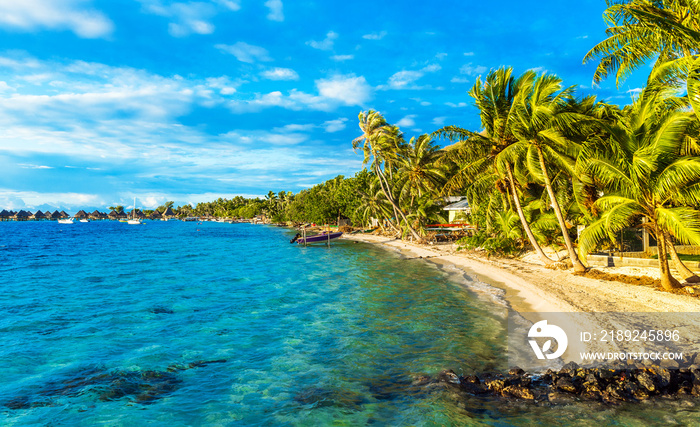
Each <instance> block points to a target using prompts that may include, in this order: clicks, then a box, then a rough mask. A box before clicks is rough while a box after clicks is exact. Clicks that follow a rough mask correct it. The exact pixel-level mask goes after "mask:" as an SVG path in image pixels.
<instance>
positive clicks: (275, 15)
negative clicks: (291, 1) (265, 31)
mask: <svg viewBox="0 0 700 427" xmlns="http://www.w3.org/2000/svg"><path fill="white" fill-rule="evenodd" d="M265 6H267V8H268V9H270V13H268V15H267V19H269V20H271V21H278V22H282V21H284V13H283V11H282V0H267V1H266V2H265Z"/></svg>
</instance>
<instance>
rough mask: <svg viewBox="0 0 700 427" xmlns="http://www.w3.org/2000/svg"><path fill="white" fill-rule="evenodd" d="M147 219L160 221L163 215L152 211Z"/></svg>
mask: <svg viewBox="0 0 700 427" xmlns="http://www.w3.org/2000/svg"><path fill="white" fill-rule="evenodd" d="M148 218H149V219H161V218H163V214H161V213H160V212H158V211H153V212H152V213H151V215H149V217H148Z"/></svg>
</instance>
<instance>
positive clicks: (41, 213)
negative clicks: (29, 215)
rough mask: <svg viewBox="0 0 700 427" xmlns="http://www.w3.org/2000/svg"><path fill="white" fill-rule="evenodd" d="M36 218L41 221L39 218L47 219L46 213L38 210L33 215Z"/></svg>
mask: <svg viewBox="0 0 700 427" xmlns="http://www.w3.org/2000/svg"><path fill="white" fill-rule="evenodd" d="M33 217H34V219H35V220H37V221H39V220H44V219H46V214H44V213H43V212H42V211H40V210H38V211H36V213H35V214H34V215H33Z"/></svg>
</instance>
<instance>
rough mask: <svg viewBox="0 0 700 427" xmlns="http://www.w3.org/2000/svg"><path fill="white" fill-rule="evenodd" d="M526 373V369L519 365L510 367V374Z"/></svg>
mask: <svg viewBox="0 0 700 427" xmlns="http://www.w3.org/2000/svg"><path fill="white" fill-rule="evenodd" d="M524 373H525V371H523V370H522V369H520V368H519V367H517V366H513V367H512V368H510V370H509V371H508V375H523V374H524Z"/></svg>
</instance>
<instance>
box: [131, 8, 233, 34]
mask: <svg viewBox="0 0 700 427" xmlns="http://www.w3.org/2000/svg"><path fill="white" fill-rule="evenodd" d="M139 1H140V2H141V4H142V5H143V8H144V10H145V11H146V12H149V13H152V14H155V15H158V16H164V17H166V18H171V19H172V22H170V23H169V24H168V33H170V35H171V36H173V37H185V36H188V35H190V34H211V33H213V32H214V30H215V27H214V25H213V24H212V23H210V22H209V20H210V19H211V18H212V17H213V16H214V15H216V13H217V8H216V7H215V6H214V4H213V3H203V2H187V3H171V4H167V5H164V4H163V3H162V1H161V0H139ZM231 5H233V3H232V4H231ZM231 5H225V6H226V7H227V8H229V9H231V8H230V6H231ZM231 10H233V9H231Z"/></svg>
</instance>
